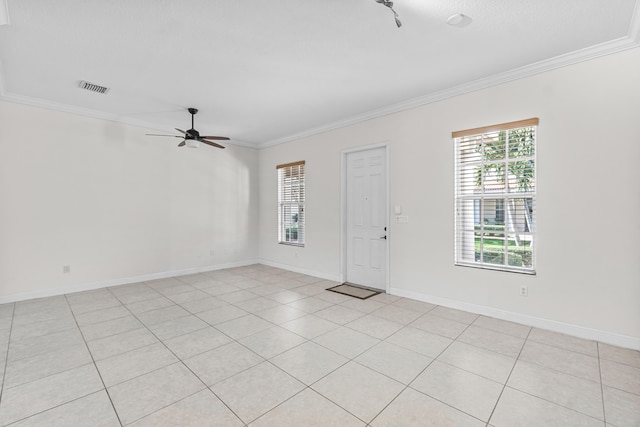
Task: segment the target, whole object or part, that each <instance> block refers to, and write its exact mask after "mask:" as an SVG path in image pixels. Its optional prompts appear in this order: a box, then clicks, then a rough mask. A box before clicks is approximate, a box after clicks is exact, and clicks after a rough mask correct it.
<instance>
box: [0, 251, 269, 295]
mask: <svg viewBox="0 0 640 427" xmlns="http://www.w3.org/2000/svg"><path fill="white" fill-rule="evenodd" d="M258 262H259V261H258V260H257V259H250V260H245V261H236V262H230V263H225V264H217V265H208V266H204V267H192V268H185V269H182V270H173V271H165V272H160V273H149V274H142V275H140V276H133V277H122V278H119V279H109V280H102V281H99V282H90V283H81V284H77V285H71V286H57V287H54V288H52V289H45V290H41V291H29V292H20V293H17V294H11V295H3V296H0V304H6V303H11V302H17V301H24V300H29V299H34V298H45V297H51V296H57V295H65V294H70V293H74V292H83V291H91V290H94V289H101V288H107V287H111V286H119V285H126V284H130V283H137V282H145V281H149V280H155V279H166V278H167V277H178V276H184V275H186V274H194V273H204V272H207V271H214V270H222V269H225V268H233V267H244V266H247V265H252V264H258Z"/></svg>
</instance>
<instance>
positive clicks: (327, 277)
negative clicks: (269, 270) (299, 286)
mask: <svg viewBox="0 0 640 427" xmlns="http://www.w3.org/2000/svg"><path fill="white" fill-rule="evenodd" d="M258 262H259V263H260V264H264V265H268V266H269V267H275V268H282V269H283V270H289V271H293V272H294V273H300V274H306V275H307V276H314V277H319V278H321V279H324V280H330V281H332V282H341V279H340V276H335V275H332V274H326V273H322V272H319V271H313V270H307V269H306V268H299V267H295V266H293V265H288V264H281V263H279V262H273V261H269V260H266V259H262V258H260V260H258Z"/></svg>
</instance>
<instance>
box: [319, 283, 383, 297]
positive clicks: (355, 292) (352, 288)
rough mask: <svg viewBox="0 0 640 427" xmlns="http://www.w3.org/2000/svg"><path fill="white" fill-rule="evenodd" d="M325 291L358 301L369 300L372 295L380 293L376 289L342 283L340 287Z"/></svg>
mask: <svg viewBox="0 0 640 427" xmlns="http://www.w3.org/2000/svg"><path fill="white" fill-rule="evenodd" d="M327 291H331V292H337V293H339V294H343V295H348V296H350V297H354V298H358V299H367V298H371V297H372V296H374V295H378V294H379V293H381V291H379V290H377V289H371V288H365V287H364V286H359V285H352V284H351V283H347V282H344V283H343V284H342V285H338V286H334V287H332V288H328V289H327Z"/></svg>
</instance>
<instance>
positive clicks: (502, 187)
mask: <svg viewBox="0 0 640 427" xmlns="http://www.w3.org/2000/svg"><path fill="white" fill-rule="evenodd" d="M537 125H538V119H537V118H533V119H528V120H522V121H518V122H512V123H504V124H501V125H496V126H488V127H483V128H477V129H469V130H464V131H459V132H453V133H452V137H453V139H454V142H455V171H456V172H455V208H456V224H455V263H456V265H463V266H471V267H480V268H488V269H494V270H503V271H513V272H519V273H528V274H535V258H536V253H535V232H536V150H535V149H536V128H537Z"/></svg>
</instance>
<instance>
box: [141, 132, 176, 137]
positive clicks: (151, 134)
mask: <svg viewBox="0 0 640 427" xmlns="http://www.w3.org/2000/svg"><path fill="white" fill-rule="evenodd" d="M145 135H147V136H171V137H173V138H184V137H182V136H178V135H159V134H157V133H145Z"/></svg>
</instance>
